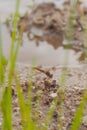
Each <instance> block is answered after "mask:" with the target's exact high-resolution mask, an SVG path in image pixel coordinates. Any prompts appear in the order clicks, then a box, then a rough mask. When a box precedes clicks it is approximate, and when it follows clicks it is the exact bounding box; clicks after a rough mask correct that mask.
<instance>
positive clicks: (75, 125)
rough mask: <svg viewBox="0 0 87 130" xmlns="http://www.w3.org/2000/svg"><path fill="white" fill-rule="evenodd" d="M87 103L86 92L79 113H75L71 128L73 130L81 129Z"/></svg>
mask: <svg viewBox="0 0 87 130" xmlns="http://www.w3.org/2000/svg"><path fill="white" fill-rule="evenodd" d="M86 103H87V90H86V91H85V93H84V95H83V98H82V101H81V103H80V106H79V108H78V109H77V112H76V113H75V117H74V119H73V124H72V126H71V130H79V127H80V125H81V122H82V117H83V111H84V108H85V106H86Z"/></svg>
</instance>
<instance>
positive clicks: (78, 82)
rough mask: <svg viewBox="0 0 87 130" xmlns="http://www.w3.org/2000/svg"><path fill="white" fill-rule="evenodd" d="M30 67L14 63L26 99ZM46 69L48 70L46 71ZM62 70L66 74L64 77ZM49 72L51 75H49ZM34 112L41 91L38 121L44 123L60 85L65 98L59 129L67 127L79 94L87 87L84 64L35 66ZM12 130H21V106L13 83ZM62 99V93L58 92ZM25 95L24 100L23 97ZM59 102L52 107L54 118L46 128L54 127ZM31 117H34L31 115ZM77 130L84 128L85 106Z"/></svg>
mask: <svg viewBox="0 0 87 130" xmlns="http://www.w3.org/2000/svg"><path fill="white" fill-rule="evenodd" d="M30 70H31V69H30V66H29V65H20V64H17V65H16V72H17V73H18V76H19V79H20V83H21V87H22V90H23V93H24V96H25V97H26V98H27V90H28V82H29V79H30ZM48 72H49V73H48ZM64 73H65V74H66V76H64ZM49 75H51V77H50V76H49ZM61 75H63V77H62V78H63V79H64V81H63V82H64V83H63V82H62V80H61ZM32 87H33V93H34V95H33V98H32V99H33V102H32V106H33V108H32V109H33V112H35V107H36V102H37V94H38V92H41V95H40V96H41V97H40V107H39V121H40V124H41V123H42V124H43V121H44V119H45V117H46V114H47V112H48V110H49V107H50V105H51V103H52V101H53V99H55V98H56V97H57V95H58V94H59V93H58V94H57V90H58V89H59V88H61V87H62V88H64V87H65V88H64V90H65V91H64V98H63V100H62V101H63V114H62V122H63V127H62V130H70V126H71V124H72V120H73V116H74V114H75V112H76V110H77V108H78V106H79V104H80V101H81V99H82V95H83V93H84V92H85V90H86V87H87V67H86V66H85V65H84V66H82V67H68V68H67V67H61V66H56V67H48V68H47V67H41V66H37V67H36V68H35V70H34V74H33V85H32ZM12 88H13V94H12V98H13V101H12V102H13V127H14V128H13V130H19V129H20V130H21V120H20V108H19V105H18V99H17V93H16V85H15V83H13V86H12ZM58 96H59V99H61V94H60V95H58ZM26 98H25V99H26ZM59 115H60V112H59V105H58V103H57V106H56V108H55V112H54V114H53V118H52V120H51V123H50V125H49V128H48V130H57V122H58V120H59V118H58V116H59ZM32 118H33V120H34V119H35V117H34V116H33V117H32ZM79 130H87V106H86V107H85V109H84V113H83V121H82V125H81V127H80V128H79Z"/></svg>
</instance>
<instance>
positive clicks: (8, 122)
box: [0, 0, 87, 130]
mask: <svg viewBox="0 0 87 130" xmlns="http://www.w3.org/2000/svg"><path fill="white" fill-rule="evenodd" d="M77 2H78V1H76V2H75V3H74V5H72V6H71V12H70V19H69V26H68V30H67V32H68V33H67V39H68V40H67V41H68V44H70V43H71V38H72V31H73V22H72V21H73V19H74V14H75V7H76V4H77ZM19 6H20V0H16V8H15V14H14V19H13V31H12V44H11V49H10V56H9V60H8V74H7V77H8V84H7V87H5V82H6V79H5V71H4V67H5V65H6V64H7V61H6V60H5V58H4V56H3V50H2V44H3V43H2V36H1V26H0V108H1V112H2V115H3V124H2V130H13V125H12V88H11V87H12V79H13V78H14V79H15V82H16V90H17V96H18V102H19V107H20V114H21V122H22V129H23V130H36V129H38V126H37V123H38V120H36V121H33V120H32V118H31V113H32V78H33V75H32V74H33V73H34V70H33V69H31V78H30V79H29V84H28V101H27V102H26V101H25V98H24V96H23V92H22V90H21V85H20V82H19V78H18V76H17V74H16V73H15V72H14V69H15V63H16V59H17V55H18V51H19V48H20V44H21V36H20V35H18V39H17V38H16V37H17V33H16V31H17V24H18V20H19ZM84 36H85V42H86V41H87V40H86V31H84ZM67 57H68V53H67V54H66V55H65V59H68V58H67ZM67 62H68V60H65V63H66V64H67ZM66 72H67V69H66V70H65V71H63V73H62V75H61V79H60V85H61V88H60V89H58V91H57V94H58V96H57V97H56V98H55V99H54V100H53V102H52V104H51V106H50V108H49V112H48V113H47V116H46V119H45V121H44V122H43V125H41V126H40V127H39V130H47V129H48V127H49V123H50V121H51V119H52V116H53V113H54V111H55V108H56V106H57V103H58V102H60V106H59V112H60V118H59V120H58V130H62V126H63V124H62V118H61V117H62V115H63V114H64V113H63V101H64V94H65V92H64V85H65V81H66V80H65V79H66ZM40 94H41V93H40ZM40 94H38V102H40ZM86 102H87V91H85V93H84V94H83V98H82V101H81V103H80V105H79V107H78V109H77V112H76V113H75V116H74V118H73V123H72V126H71V130H79V127H80V125H81V122H82V116H83V111H84V107H85V105H86ZM39 107H40V106H39V104H38V105H37V111H38V110H39ZM38 116H39V115H38V113H36V117H38Z"/></svg>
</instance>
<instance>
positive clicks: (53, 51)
mask: <svg viewBox="0 0 87 130" xmlns="http://www.w3.org/2000/svg"><path fill="white" fill-rule="evenodd" d="M49 1H52V0H49ZM36 2H37V3H38V2H42V0H38V1H36ZM55 2H57V3H58V4H57V5H58V6H59V5H62V2H61V0H55ZM28 4H30V1H29V0H26V1H25V0H21V5H20V13H21V14H24V13H25V12H26V11H27V10H28V8H27V5H28ZM31 4H32V2H31ZM14 7H15V0H3V1H2V0H0V20H1V22H2V24H1V25H2V39H3V51H4V55H5V56H6V58H7V59H8V57H9V52H10V46H11V38H10V34H9V32H8V29H7V27H6V26H5V25H4V24H3V21H4V20H5V19H6V17H8V16H9V15H10V14H11V13H13V12H14V10H15V8H14ZM60 7H61V8H62V6H60ZM80 56H81V52H76V51H75V50H72V49H68V50H67V49H64V47H63V46H57V47H56V48H55V47H54V46H52V44H48V43H47V42H46V41H39V45H38V44H36V41H35V40H33V41H29V40H28V37H27V35H26V34H24V36H23V46H21V47H20V50H19V54H18V59H17V62H20V63H24V64H31V63H32V59H35V62H36V64H37V65H47V66H48V65H64V64H65V62H66V59H67V58H68V64H69V65H72V66H75V65H80V64H81V63H80V62H79V60H78V59H79V57H80Z"/></svg>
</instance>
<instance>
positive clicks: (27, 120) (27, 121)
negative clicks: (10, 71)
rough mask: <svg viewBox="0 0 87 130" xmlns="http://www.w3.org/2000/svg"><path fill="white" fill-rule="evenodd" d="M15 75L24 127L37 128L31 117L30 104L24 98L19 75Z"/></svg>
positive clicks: (30, 129) (25, 128)
mask: <svg viewBox="0 0 87 130" xmlns="http://www.w3.org/2000/svg"><path fill="white" fill-rule="evenodd" d="M14 77H15V81H16V85H17V94H18V100H19V105H20V112H21V119H22V126H23V129H24V130H35V124H34V123H33V121H32V120H31V117H30V114H31V113H30V110H29V107H28V105H27V104H26V102H25V100H24V97H23V93H22V90H21V86H20V84H19V81H18V77H17V76H16V75H15V76H14ZM30 109H31V108H30Z"/></svg>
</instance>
